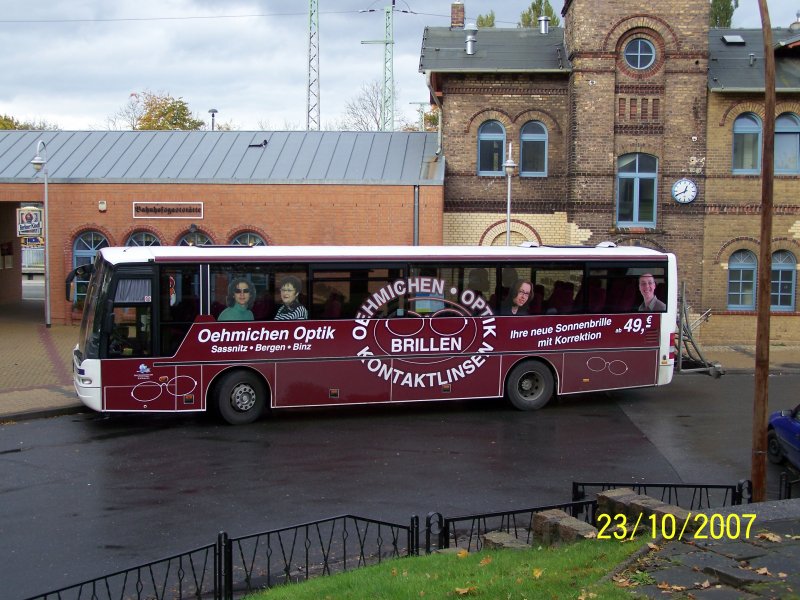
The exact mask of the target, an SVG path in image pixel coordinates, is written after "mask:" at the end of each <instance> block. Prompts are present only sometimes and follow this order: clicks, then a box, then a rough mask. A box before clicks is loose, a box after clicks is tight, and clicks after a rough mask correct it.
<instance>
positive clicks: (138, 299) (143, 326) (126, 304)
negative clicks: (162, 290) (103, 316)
mask: <svg viewBox="0 0 800 600" xmlns="http://www.w3.org/2000/svg"><path fill="white" fill-rule="evenodd" d="M152 301H153V297H152V282H151V280H150V279H144V278H141V279H140V278H125V279H120V280H118V281H117V287H116V292H115V294H114V300H113V302H111V301H110V302H109V305H111V306H113V310H112V312H111V319H109V320H108V322H107V324H106V325H105V327H107V328H108V329H107V331H106V335H107V340H108V342H107V350H106V354H107V356H108V357H109V358H133V357H141V356H150V355H151V354H152V339H151V330H150V324H151V321H152Z"/></svg>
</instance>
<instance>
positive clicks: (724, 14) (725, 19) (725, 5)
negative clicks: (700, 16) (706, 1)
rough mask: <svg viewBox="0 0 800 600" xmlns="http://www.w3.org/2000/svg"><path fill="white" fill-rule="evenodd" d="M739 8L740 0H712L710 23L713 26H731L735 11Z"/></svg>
mask: <svg viewBox="0 0 800 600" xmlns="http://www.w3.org/2000/svg"><path fill="white" fill-rule="evenodd" d="M737 8H739V0H711V12H710V13H709V15H708V23H709V25H711V27H730V26H731V20H732V19H733V11H734V10H736V9H737Z"/></svg>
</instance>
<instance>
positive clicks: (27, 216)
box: [17, 206, 43, 237]
mask: <svg viewBox="0 0 800 600" xmlns="http://www.w3.org/2000/svg"><path fill="white" fill-rule="evenodd" d="M42 223H43V219H42V209H41V208H34V207H30V206H28V207H25V208H18V209H17V237H27V236H38V235H42Z"/></svg>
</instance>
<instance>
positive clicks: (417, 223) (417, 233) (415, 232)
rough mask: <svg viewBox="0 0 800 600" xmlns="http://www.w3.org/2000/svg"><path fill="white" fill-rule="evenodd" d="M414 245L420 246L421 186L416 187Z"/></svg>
mask: <svg viewBox="0 0 800 600" xmlns="http://www.w3.org/2000/svg"><path fill="white" fill-rule="evenodd" d="M413 243H414V245H415V246H419V185H415V186H414V242H413Z"/></svg>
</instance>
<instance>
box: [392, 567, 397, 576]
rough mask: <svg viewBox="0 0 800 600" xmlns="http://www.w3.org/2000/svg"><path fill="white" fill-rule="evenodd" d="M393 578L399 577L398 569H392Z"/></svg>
mask: <svg viewBox="0 0 800 600" xmlns="http://www.w3.org/2000/svg"><path fill="white" fill-rule="evenodd" d="M392 577H397V569H392Z"/></svg>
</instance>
